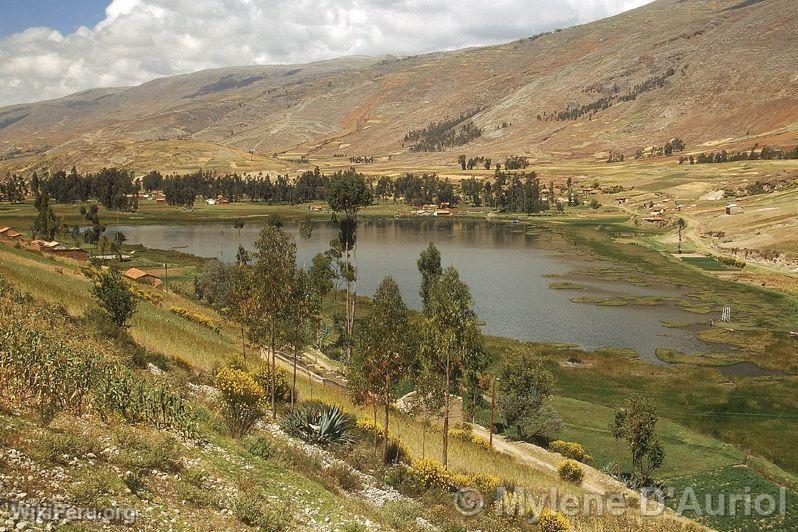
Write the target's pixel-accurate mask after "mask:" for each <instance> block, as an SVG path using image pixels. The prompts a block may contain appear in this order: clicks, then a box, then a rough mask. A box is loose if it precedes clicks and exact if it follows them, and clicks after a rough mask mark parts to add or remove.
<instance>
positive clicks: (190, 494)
mask: <svg viewBox="0 0 798 532" xmlns="http://www.w3.org/2000/svg"><path fill="white" fill-rule="evenodd" d="M176 491H177V496H178V498H179V499H180V500H181V501H186V503H188V504H190V505H191V506H193V507H194V508H209V507H212V506H216V497H215V496H214V493H213V492H212V491H209V490H207V489H205V488H203V487H202V486H197V485H195V484H193V483H191V482H186V481H180V482H178V483H177V490H176Z"/></svg>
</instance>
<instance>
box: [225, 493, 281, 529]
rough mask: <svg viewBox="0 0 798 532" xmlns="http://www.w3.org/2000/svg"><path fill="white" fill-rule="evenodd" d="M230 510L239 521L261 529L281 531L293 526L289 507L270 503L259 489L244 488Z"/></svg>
mask: <svg viewBox="0 0 798 532" xmlns="http://www.w3.org/2000/svg"><path fill="white" fill-rule="evenodd" d="M230 510H231V511H232V512H233V515H235V516H236V518H237V519H238V520H239V521H241V522H242V523H244V524H245V525H247V526H252V527H257V528H259V529H260V530H268V531H270V532H281V531H283V530H289V529H290V527H291V521H292V519H291V513H290V511H289V509H288V507H287V506H285V505H279V504H270V503H268V502H267V501H265V500H264V498H263V496H262V495H261V494H260V493H259V492H258V491H253V490H242V491H241V492H240V493H239V494H238V496H236V498H235V499H233V502H232V504H231V507H230Z"/></svg>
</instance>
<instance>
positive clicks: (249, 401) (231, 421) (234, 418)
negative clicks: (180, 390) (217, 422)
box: [214, 368, 265, 436]
mask: <svg viewBox="0 0 798 532" xmlns="http://www.w3.org/2000/svg"><path fill="white" fill-rule="evenodd" d="M214 383H215V385H216V387H217V388H218V389H219V391H220V392H221V394H222V402H223V403H224V408H223V416H224V419H225V422H227V427H228V428H229V429H230V432H232V433H233V435H234V436H241V435H242V434H246V433H247V432H249V431H250V430H251V429H252V427H253V426H254V425H255V423H257V422H258V420H259V419H260V418H261V417H263V404H264V401H265V396H264V393H263V388H262V387H261V386H260V384H258V382H257V381H256V380H255V379H254V378H253V376H252V374H250V373H249V372H247V371H244V370H240V369H234V368H222V369H220V370H218V371H217V372H216V378H215V379H214Z"/></svg>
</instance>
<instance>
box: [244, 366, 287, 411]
mask: <svg viewBox="0 0 798 532" xmlns="http://www.w3.org/2000/svg"><path fill="white" fill-rule="evenodd" d="M253 378H254V379H255V382H257V383H258V384H259V385H260V387H261V388H262V389H263V398H264V400H265V401H267V402H269V403H271V400H272V368H271V367H270V366H263V367H261V368H259V369H258V371H256V372H255V374H254V375H253ZM274 387H275V389H276V390H277V393H276V394H275V397H276V399H277V402H278V403H288V402H290V401H291V386H290V385H289V384H288V376H287V375H286V373H285V372H284V371H281V370H279V369H278V370H277V373H276V374H275V375H274Z"/></svg>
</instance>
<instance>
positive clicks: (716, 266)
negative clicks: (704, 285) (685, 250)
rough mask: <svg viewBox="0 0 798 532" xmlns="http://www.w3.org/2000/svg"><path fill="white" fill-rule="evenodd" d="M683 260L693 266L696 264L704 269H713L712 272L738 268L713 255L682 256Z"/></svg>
mask: <svg viewBox="0 0 798 532" xmlns="http://www.w3.org/2000/svg"><path fill="white" fill-rule="evenodd" d="M681 261H682V262H684V263H685V264H689V265H691V266H696V267H697V268H701V269H702V270H707V271H712V272H725V271H730V270H736V268H732V267H731V266H728V265H726V264H723V263H722V262H718V261H717V260H716V259H715V258H713V257H681Z"/></svg>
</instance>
